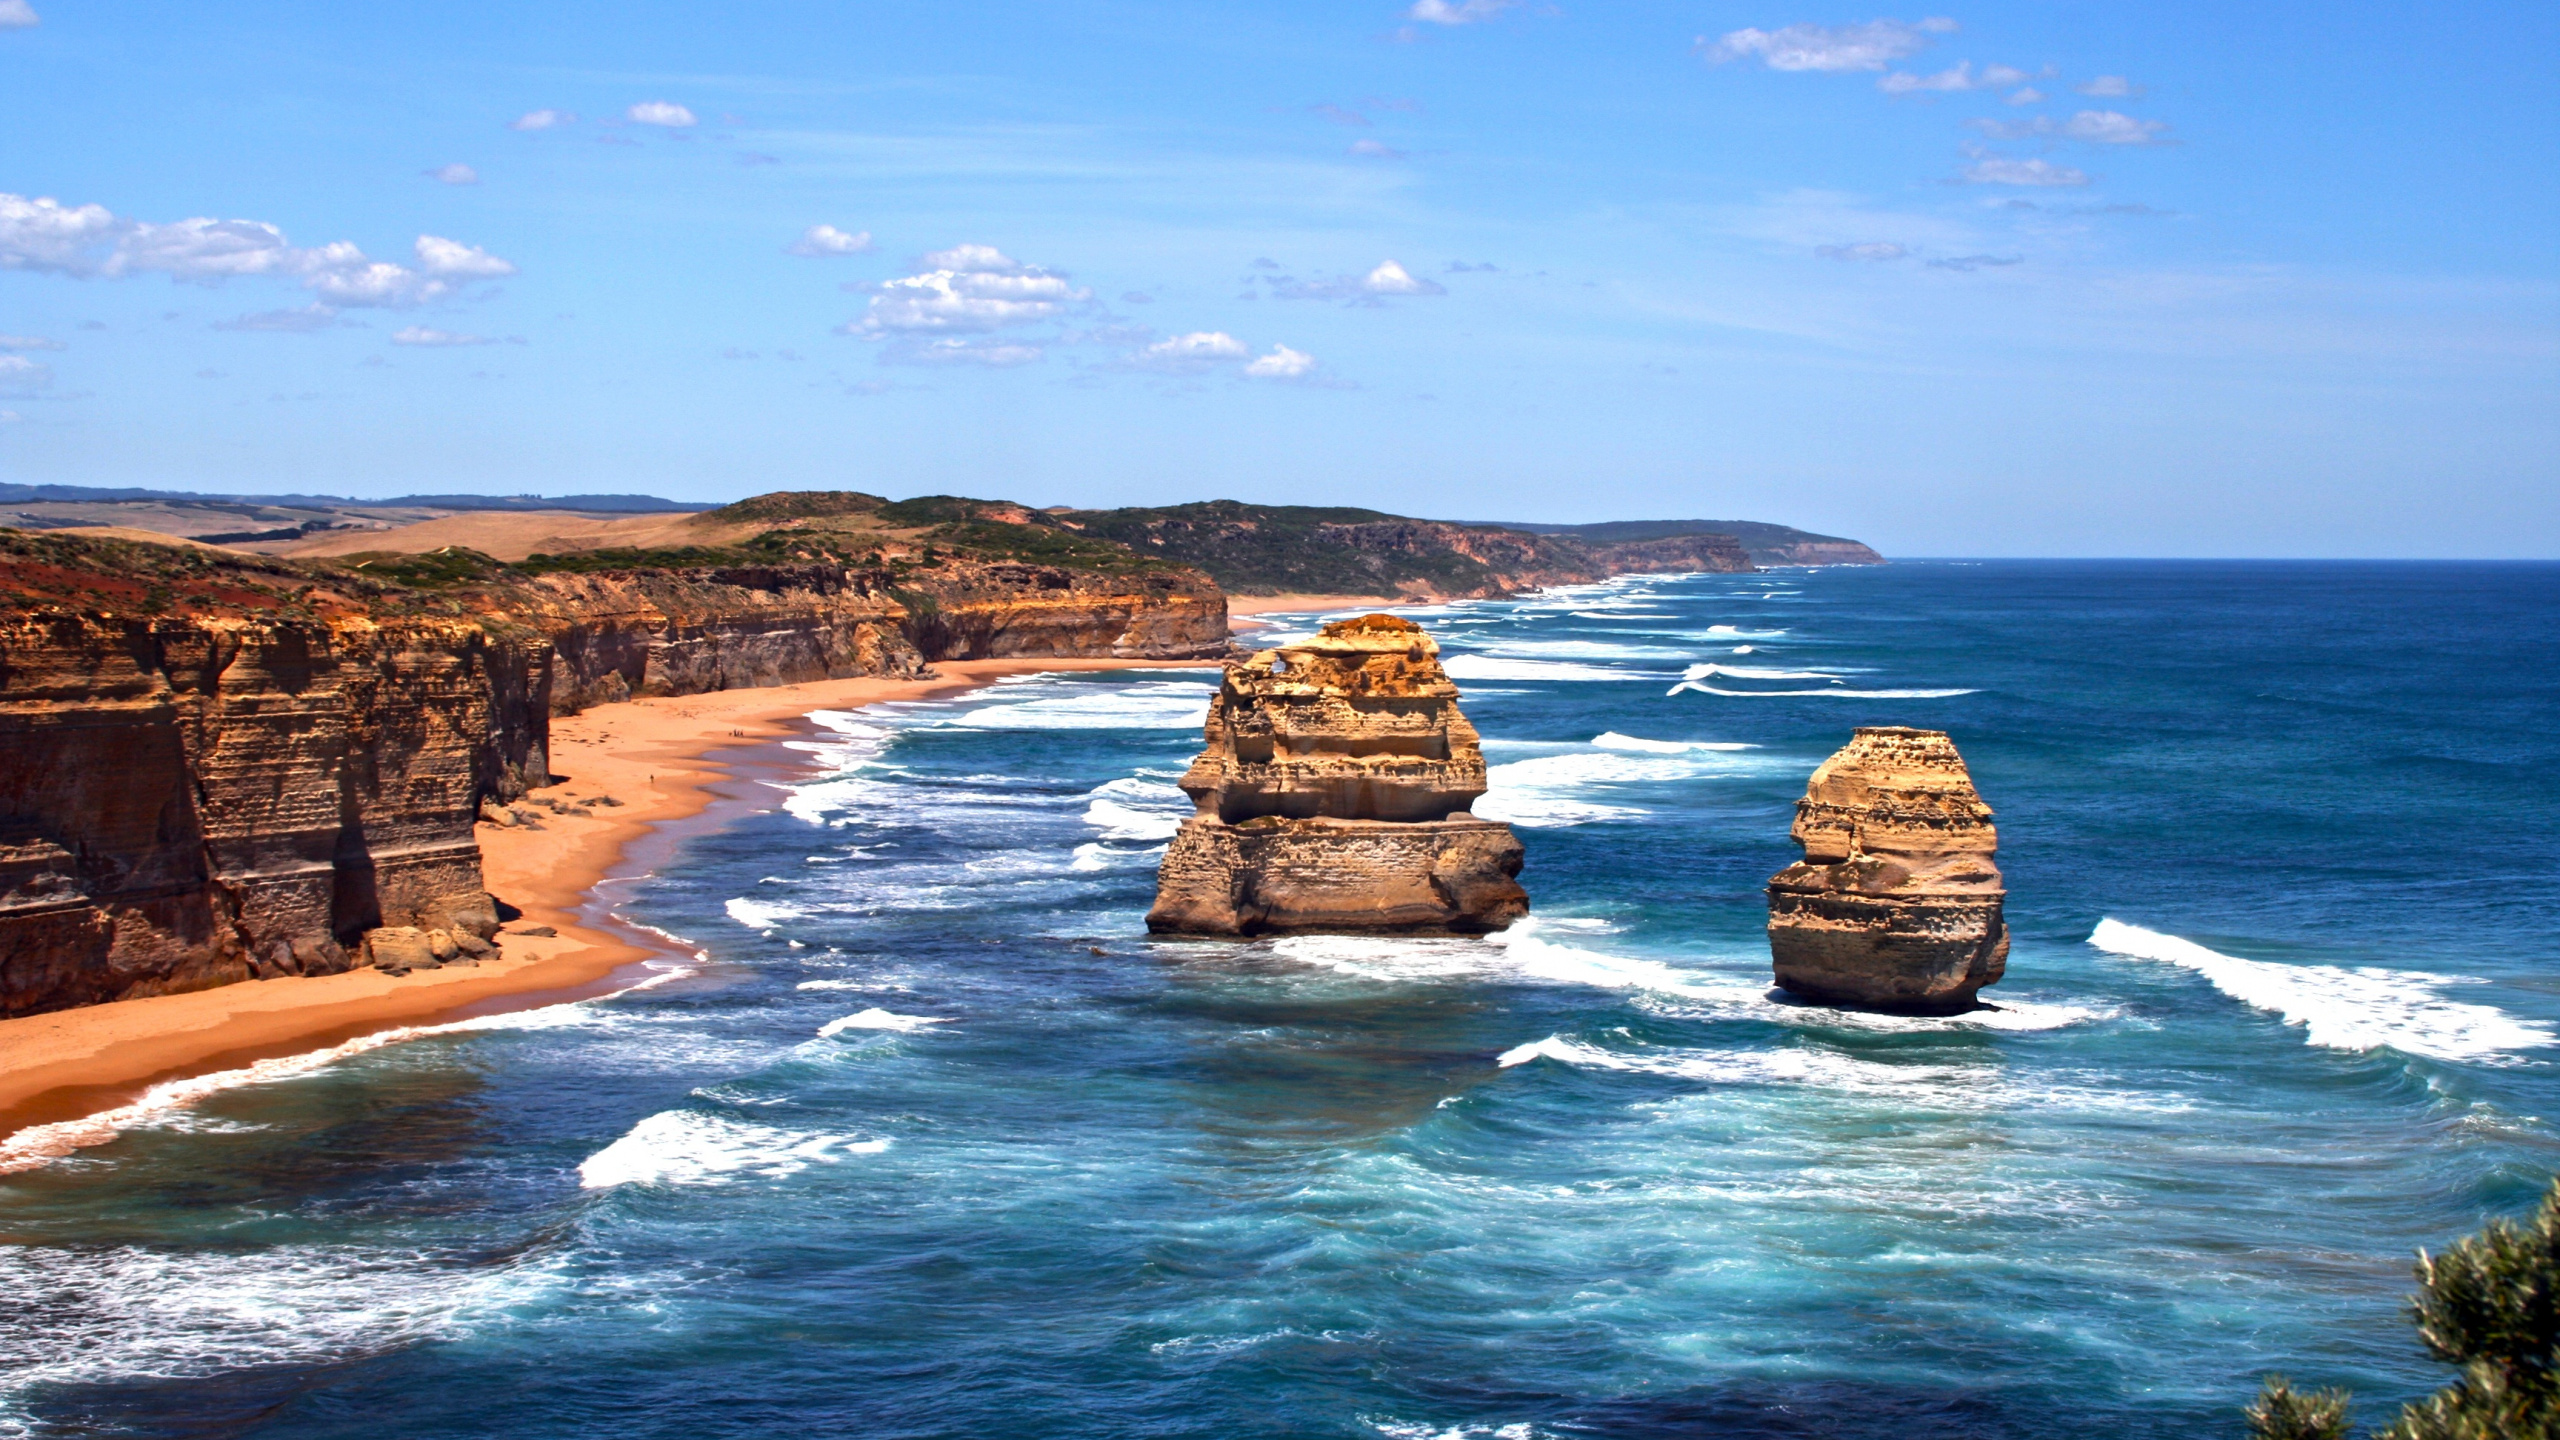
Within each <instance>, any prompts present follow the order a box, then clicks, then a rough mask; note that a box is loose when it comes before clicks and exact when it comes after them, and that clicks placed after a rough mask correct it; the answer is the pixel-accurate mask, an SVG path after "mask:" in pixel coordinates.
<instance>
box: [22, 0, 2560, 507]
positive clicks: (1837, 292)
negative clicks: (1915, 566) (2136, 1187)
mask: <svg viewBox="0 0 2560 1440" xmlns="http://www.w3.org/2000/svg"><path fill="white" fill-rule="evenodd" d="M2555 73H2560V12H2555V11H2554V10H2553V8H2552V7H2550V6H2548V5H2507V6H2471V7H2461V6H2439V7H2424V8H2423V9H2417V8H2413V7H2399V6H2391V7H2385V6H2380V5H2366V6H2344V7H2341V6H2336V5H2321V6H2312V5H2282V4H2271V5H2254V6H2245V7H2238V6H2228V5H2193V6H2166V5H2154V6H2126V5H2108V6H2095V5H2054V4H2042V5H2032V6H2030V5H2019V4H2003V5H1967V6H1963V7H1958V8H1953V9H1949V10H1946V11H1944V12H1943V13H1941V12H1938V11H1904V12H1898V13H1895V14H1889V15H1878V14H1876V13H1873V12H1870V11H1864V10H1837V9H1826V8H1817V7H1807V6H1804V5H1802V4H1801V3H1799V0H1750V3H1714V4H1688V5H1669V4H1616V5H1605V6H1604V5H1587V6H1578V5H1571V4H1542V3H1535V0H1530V3H1517V4H1504V3H1499V0H1420V3H1412V0H1406V3H1405V4H1403V5H1399V4H1398V3H1394V0H1388V3H1349V0H1341V3H1337V0H1308V3H1299V4H1293V5H1286V6H1281V5H1269V6H1259V7H1242V6H1233V5H1219V4H1190V5H1168V4H1154V3H1137V0H1117V3H1113V0H1104V3H1088V4H1078V5H1048V6H1034V5H1009V4H980V5H963V6H953V5H934V6H925V5H914V4H905V3H883V4H872V5H861V6H853V5H822V4H814V3H790V0H776V3H766V4H760V5H756V6H752V7H707V6H699V5H688V6H669V5H654V4H615V5H602V4H596V5H568V4H560V5H540V6H525V5H521V4H514V5H490V4H477V3H469V0H454V3H446V4H441V5H436V6H402V7H392V6H349V5H344V4H280V3H234V4H225V5H219V6H208V5H203V4H200V3H199V4H178V3H163V0H119V3H113V4H109V3H105V0H0V93H5V94H6V95H7V96H8V97H9V99H10V105H9V111H10V120H9V122H8V124H7V126H6V127H5V129H0V337H4V338H0V346H6V347H8V348H6V349H0V416H5V417H7V418H5V419H0V477H5V478H8V479H11V480H18V481H26V482H52V483H68V484H97V485H160V486H169V487H179V488H190V489H207V490H225V491H229V490H240V491H281V490H316V491H325V492H330V493H340V494H359V495H363V494H372V495H386V494H399V493H406V492H414V491H422V490H424V491H443V490H482V491H497V492H509V493H512V492H524V491H535V492H543V493H551V494H561V493H571V492H579V491H598V490H611V491H641V492H649V493H656V494H663V495H669V496H675V497H680V498H697V499H717V498H724V497H733V496H737V495H741V494H748V493H754V492H757V491H763V490H773V489H786V488H789V489H801V488H858V489H867V490H873V491H878V492H882V493H887V494H891V495H909V494H922V493H936V492H949V493H962V494H975V495H987V496H1003V497H1007V498H1012V499H1019V500H1024V501H1029V502H1032V503H1036V504H1078V505H1108V504H1136V503H1154V502H1166V501H1174V500H1183V499H1197V498H1206V497H1210V496H1232V497H1236V498H1242V499H1250V500H1260V501H1271V502H1298V503H1324V504H1362V505H1371V506H1375V507H1378V508H1382V509H1388V510H1394V511H1399V512H1403V513H1412V514H1427V515H1438V516H1450V517H1456V518H1498V519H1533V520H1597V519H1617V518H1637V517H1669V516H1692V515H1706V516H1715V517H1723V518H1747V519H1765V520H1776V521H1781V522H1785V523H1792V524H1798V525H1803V526H1806V527H1808V528H1813V529H1819V530H1827V531H1832V532H1836V533H1845V534H1850V535H1855V536H1858V537H1860V538H1863V539H1867V540H1870V541H1872V542H1873V543H1876V544H1877V545H1879V546H1881V547H1883V548H1885V549H1887V550H1888V551H1889V552H1899V553H1904V554H1981V555H1994V554H2030V555H2032V554H2044V555H2073V554H2084V555H2085V554H2123V555H2145V554H2147V555H2214V554H2243V555H2529V556H2550V555H2554V554H2560V184H2555V179H2560V175H2555V171H2560V87H2555V86H2554V84H2553V78H2552V77H2553V76H2554V74H2555ZM546 122H547V123H546ZM818 227H825V228H818Z"/></svg>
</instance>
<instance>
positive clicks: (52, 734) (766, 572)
mask: <svg viewBox="0 0 2560 1440" xmlns="http://www.w3.org/2000/svg"><path fill="white" fill-rule="evenodd" d="M791 543H792V544H794V545H796V546H797V548H798V550H799V553H798V554H793V553H791V551H790V550H789V549H786V550H785V551H784V553H783V554H782V555H781V556H779V557H778V558H777V559H776V560H775V561H774V562H773V563H764V564H739V563H726V564H721V563H714V564H699V565H684V564H666V563H656V564H652V563H649V562H650V561H653V560H655V561H661V562H663V561H664V560H667V559H682V558H691V557H683V556H674V557H669V556H633V557H621V558H622V559H623V561H624V563H621V564H613V563H604V564H588V565H584V566H580V567H577V568H574V569H562V570H550V571H545V570H539V569H536V570H530V571H528V570H521V569H518V568H515V567H509V566H504V565H500V564H497V563H495V562H491V561H489V560H488V558H487V557H486V556H479V555H468V554H462V555H457V554H452V553H444V554H428V555H419V556H393V557H379V558H376V559H371V560H364V561H357V562H353V563H322V562H303V563H297V562H293V561H287V560H277V559H269V558H265V557H256V556H246V555H239V554H234V553H231V552H225V551H220V550H213V549H208V548H203V547H181V546H174V545H159V544H139V543H132V542H126V541H118V540H112V539H97V538H89V537H78V536H68V535H30V534H25V533H22V532H16V531H0V600H5V601H6V603H7V610H6V615H5V618H0V1015H21V1014H30V1013H35V1012H39V1011H44V1010H53V1009H60V1008H63V1007H67V1006H73V1005H85V1004H94V1003H98V1002H101V1001H107V1000H116V999H125V998H133V997H139V996H146V995H155V994H164V993H170V992H174V991H181V990H190V989H199V988H203V987H205V986H210V985H219V984H226V983H230V982H232V981H237V980H244V979H249V978H253V977H259V976H272V975H281V974H326V973H331V972H334V971H338V970H343V969H346V968H349V967H350V966H353V965H357V964H363V963H368V962H369V961H373V960H381V961H383V962H384V963H393V962H395V961H397V960H415V959H418V958H421V957H435V956H447V957H449V956H452V955H455V954H457V953H473V952H477V951H481V950H483V949H484V948H485V945H486V941H487V939H488V937H489V936H490V934H491V933H492V932H493V931H494V930H495V928H496V926H497V913H496V909H495V905H494V903H493V901H492V899H491V897H490V896H489V895H488V894H487V893H486V889H485V886H484V884H483V881H482V876H481V870H480V855H479V848H478V844H477V842H476V840H475V839H474V833H473V825H474V822H475V819H476V818H477V816H478V815H479V813H480V809H481V806H482V803H483V802H484V801H492V800H494V801H498V802H501V803H503V802H505V801H509V800H512V799H515V798H517V797H518V796H520V795H522V794H523V792H524V791H525V790H526V789H527V788H528V787H538V786H541V785H544V784H546V783H548V782H549V780H550V775H549V764H548V756H547V744H548V723H549V719H550V716H551V715H552V714H554V713H570V712H574V711H576V710H579V709H582V708H584V707H586V706H588V705H592V704H597V703H602V702H605V701H611V700H619V699H625V698H628V697H630V696H634V695H676V694H691V693H698V692H702V691H708V690H722V689H733V688H741V687H750V686H763V685H781V684H791V683H795V682H800V681H807V680H818V679H828V678H844V677H851V676H864V675H889V676H915V675H920V674H923V673H926V667H927V666H928V664H929V663H930V662H931V661H933V660H937V659H974V658H988V657H1007V656H1030V657H1041V656H1053V655H1054V656H1105V657H1111V656H1117V657H1125V658H1132V659H1152V658H1178V657H1185V656H1197V655H1202V654H1220V653H1223V652H1224V648H1225V645H1226V602H1225V597H1224V595H1223V594H1222V593H1221V592H1219V590H1218V588H1217V586H1216V585H1215V583H1214V582H1211V581H1210V580H1209V579H1208V578H1207V577H1206V576H1203V575H1199V574H1198V573H1197V572H1190V571H1185V570H1182V569H1181V568H1180V567H1171V566H1165V565H1161V564H1150V565H1144V566H1124V567H1102V566H1085V567H1075V566H1069V565H1044V564H1038V563H1028V562H1024V561H1020V560H1013V559H1004V558H988V557H987V556H986V555H985V554H983V553H982V552H970V551H967V550H963V549H960V548H958V547H936V549H935V550H934V552H933V553H931V554H930V555H926V554H924V553H922V552H919V553H917V554H915V555H913V556H910V555H908V554H907V553H906V552H905V551H903V550H902V549H901V548H900V547H899V546H898V545H896V544H895V543H894V542H889V543H884V544H881V545H879V546H876V547H875V549H874V550H873V551H867V552H866V553H865V554H864V555H863V556H862V557H861V563H853V564H848V563H844V562H843V561H842V560H841V559H839V558H837V557H835V556H834V555H832V554H831V553H826V552H825V548H824V547H823V546H819V545H815V544H810V543H802V542H796V541H795V542H791ZM717 558H719V559H722V560H729V559H731V558H732V557H726V556H723V557H717Z"/></svg>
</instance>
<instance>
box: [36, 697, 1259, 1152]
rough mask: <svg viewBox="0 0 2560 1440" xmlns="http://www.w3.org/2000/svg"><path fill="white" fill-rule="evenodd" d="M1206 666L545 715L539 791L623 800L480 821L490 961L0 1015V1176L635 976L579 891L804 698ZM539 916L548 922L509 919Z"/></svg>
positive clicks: (627, 953)
mask: <svg viewBox="0 0 2560 1440" xmlns="http://www.w3.org/2000/svg"><path fill="white" fill-rule="evenodd" d="M1207 663H1213V662H1203V661H1196V660H1194V661H1177V662H1148V661H1130V660H976V661H945V662H941V663H939V664H937V665H936V666H935V669H936V670H937V671H938V672H939V676H938V678H936V679H932V680H884V679H870V678H866V679H854V680H825V681H817V682H813V683H810V684H805V685H785V686H777V687H774V688H771V689H762V690H723V691H716V692H713V693H710V694H703V695H682V696H664V697H653V698H649V699H642V700H633V701H627V702H624V703H621V704H615V705H600V706H597V707H596V708H594V709H592V710H588V711H586V712H585V713H583V714H579V715H574V716H566V717H561V718H558V719H555V720H553V721H552V724H551V769H552V771H553V773H554V774H557V775H564V776H566V777H567V779H566V780H565V781H563V782H562V783H560V784H557V785H554V786H551V787H548V788H546V789H543V790H541V791H538V792H536V793H537V794H538V795H540V796H541V797H543V798H546V799H556V800H562V801H566V800H581V801H592V800H593V799H594V798H595V797H598V796H607V795H609V796H611V797H613V798H614V799H615V800H618V801H620V802H621V803H620V804H619V805H617V806H595V807H593V813H592V814H589V815H585V816H575V815H554V814H550V813H548V812H542V811H539V810H538V808H537V809H536V811H535V813H537V814H538V816H539V823H540V824H541V825H542V827H543V828H542V829H540V830H530V829H521V828H519V829H506V828H501V827H499V826H495V825H490V824H486V823H484V824H482V825H481V826H479V827H478V828H479V837H480V852H481V864H482V869H483V873H484V874H485V876H486V882H487V884H488V887H489V891H490V893H491V894H493V895H495V896H497V897H498V899H499V900H500V901H501V902H503V903H504V904H506V905H509V906H513V907H514V908H515V909H517V910H519V911H521V912H522V914H521V916H520V918H517V919H514V920H510V921H508V922H507V923H506V925H505V927H504V933H502V934H501V935H500V937H499V938H500V941H501V950H502V955H501V958H498V959H494V960H488V961H483V962H481V963H480V964H477V965H458V966H447V967H445V968H443V969H440V970H420V971H415V972H413V973H411V974H408V975H404V976H397V977H394V976H391V975H386V974H384V973H382V972H381V971H378V970H354V971H349V972H347V973H346V974H343V975H326V976H315V977H308V978H304V977H292V978H286V979H278V980H258V981H247V982H243V983H240V984H236V985H225V986H221V987H218V988H216V989H212V990H199V991H195V992H193V993H190V994H185V995H161V996H154V997H152V998H150V999H144V1000H121V1001H117V1002H115V1003H113V1004H108V1005H92V1006H88V1007H85V1008H82V1009H77V1010H63V1011H56V1012H53V1013H50V1014H44V1015H29V1016H24V1017H21V1018H18V1019H12V1020H0V1173H6V1171H7V1170H9V1169H12V1168H21V1167H18V1166H14V1165H11V1164H9V1163H8V1162H9V1161H10V1160H11V1158H12V1156H11V1154H10V1153H9V1147H10V1146H11V1144H12V1143H13V1141H14V1140H17V1139H18V1138H19V1137H20V1134H21V1132H23V1131H25V1129H26V1127H30V1126H37V1125H47V1124H53V1123H56V1122H63V1121H70V1120H74V1119H76V1118H78V1117H82V1116H93V1115H98V1114H99V1113H100V1112H103V1111H109V1110H112V1109H114V1108H115V1107H118V1106H122V1105H126V1104H130V1103H132V1102H134V1101H135V1100H136V1099H137V1097H140V1096H141V1095H143V1093H144V1092H146V1091H147V1090H149V1089H151V1088H152V1087H154V1086H158V1085H163V1084H167V1083H170V1082H177V1081H185V1080H188V1079H191V1078H196V1077H203V1076H206V1075H209V1074H212V1073H214V1072H220V1071H227V1070H235V1069H241V1068H245V1067H249V1066H252V1065H256V1064H258V1063H259V1062H274V1061H278V1060H281V1059H284V1058H286V1057H295V1056H307V1055H310V1054H311V1052H314V1051H318V1050H323V1049H327V1048H330V1047H333V1046H338V1045H342V1044H347V1043H349V1042H356V1041H360V1040H361V1039H362V1038H363V1037H366V1036H370V1035H373V1034H375V1033H376V1032H381V1031H385V1030H389V1029H393V1028H396V1027H401V1026H423V1025H433V1024H439V1023H445V1022H450V1021H454V1020H460V1019H465V1018H468V1017H471V1016H476V1015H486V1014H492V1013H496V1012H499V1011H503V1010H521V1009H528V1008H531V1007H533V1006H537V1005H548V1004H555V1003H558V1002H559V1001H563V1000H571V999H578V998H582V997H584V996H587V995H594V994H601V993H604V992H605V991H607V990H611V989H615V988H619V987H620V986H622V985H627V984H630V983H632V982H633V980H634V979H635V978H637V977H636V975H633V974H625V975H620V976H617V974H616V972H618V971H624V970H626V968H627V967H631V966H633V965H635V964H636V962H638V961H641V960H645V959H649V958H653V957H663V956H664V954H665V952H664V951H662V950H660V949H656V948H651V947H650V945H649V944H648V937H646V936H644V935H640V934H638V933H636V932H631V931H619V930H617V931H608V930H605V929H600V928H598V927H597V925H596V924H595V923H593V922H592V919H591V917H590V914H589V911H588V901H589V899H590V896H591V892H592V891H593V889H594V887H595V886H596V884H597V882H598V881H600V880H602V879H604V878H605V877H606V876H607V875H608V874H610V873H612V872H613V870H614V868H615V867H616V865H617V864H619V863H620V862H621V861H622V860H623V858H624V854H625V852H626V850H628V849H629V848H630V847H631V845H632V844H633V843H634V842H636V841H639V840H641V839H643V838H644V837H647V836H649V835H651V834H653V833H656V832H657V831H659V830H660V829H661V828H662V827H665V826H667V825H670V824H673V823H675V822H679V821H682V820H685V819H687V818H689V817H691V816H694V815H696V814H699V813H700V812H701V811H702V810H703V809H704V807H706V806H707V805H709V804H710V803H711V802H712V800H713V799H714V798H715V796H714V795H713V793H712V790H711V787H712V786H713V785H714V784H715V783H717V782H720V781H722V780H724V779H726V778H728V776H729V765H728V762H727V761H726V760H725V759H724V758H723V752H724V751H727V750H731V749H734V748H737V747H742V746H748V745H754V744H759V743H763V742H768V741H772V740H775V739H779V738H784V737H787V736H791V735H796V734H799V733H801V731H802V730H803V729H804V728H805V727H804V726H803V725H802V724H801V717H803V716H805V715H807V714H808V713H809V712H810V711H812V710H849V709H853V708H855V707H858V706H863V705H870V704H875V703H877V702H880V701H884V700H916V699H922V698H925V697H927V696H932V695H943V694H950V693H952V692H955V691H960V690H968V689H974V688H976V687H978V686H981V685H985V684H987V683H989V682H991V681H993V680H995V679H997V678H998V677H1000V676H1005V675H1027V674H1036V673H1039V672H1043V671H1066V670H1133V669H1185V668H1189V669H1197V668H1200V667H1201V666H1203V665H1204V664H1207ZM525 808H526V807H522V806H519V807H518V809H519V810H520V811H522V810H524V809H525ZM502 913H503V912H502ZM546 925H547V926H550V927H552V928H553V929H554V930H556V931H557V932H558V933H557V934H556V935H553V936H548V937H539V936H531V935H525V934H522V933H520V932H521V931H523V930H524V929H525V928H526V927H528V926H546ZM105 1138H108V1136H107V1135H106V1134H99V1135H97V1136H96V1137H95V1138H89V1139H79V1140H76V1141H75V1140H74V1139H72V1138H69V1137H66V1138H65V1139H64V1141H63V1142H62V1143H65V1144H68V1143H82V1144H94V1143H99V1141H100V1140H103V1139H105ZM28 1143H32V1142H31V1141H30V1142H28ZM20 1148H21V1150H23V1148H24V1147H23V1145H22V1146H21V1147H20ZM46 1148H48V1149H57V1150H58V1149H59V1146H58V1145H48V1146H47V1147H46ZM19 1158H32V1157H28V1156H24V1155H21V1156H20V1157H19Z"/></svg>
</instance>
